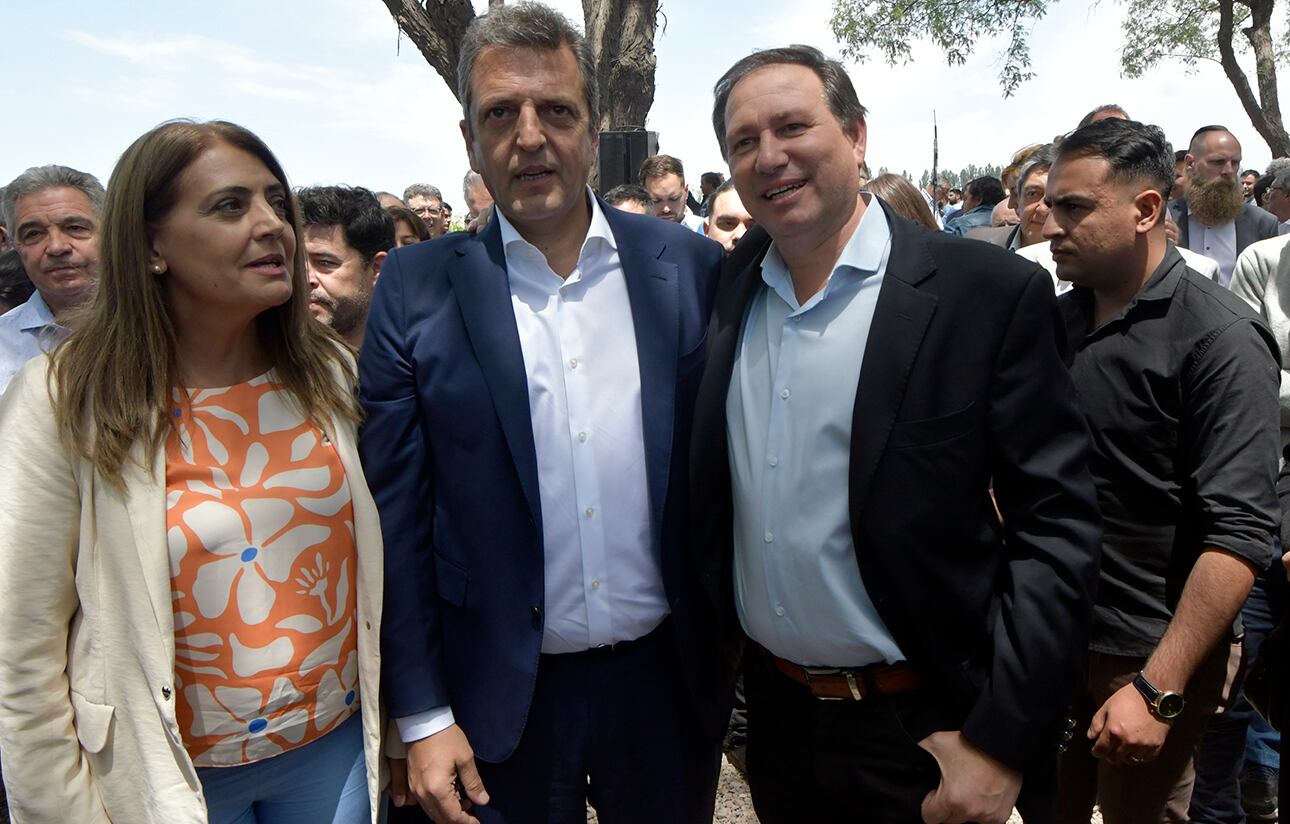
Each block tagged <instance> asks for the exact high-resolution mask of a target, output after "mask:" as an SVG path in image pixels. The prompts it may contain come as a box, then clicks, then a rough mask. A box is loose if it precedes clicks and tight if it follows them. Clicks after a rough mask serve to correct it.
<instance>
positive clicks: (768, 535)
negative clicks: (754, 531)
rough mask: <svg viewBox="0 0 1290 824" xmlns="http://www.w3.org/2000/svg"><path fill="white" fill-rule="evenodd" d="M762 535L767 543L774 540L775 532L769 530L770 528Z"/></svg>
mask: <svg viewBox="0 0 1290 824" xmlns="http://www.w3.org/2000/svg"><path fill="white" fill-rule="evenodd" d="M762 537H763V538H765V539H766V543H768V544H769V543H770V542H772V541H774V540H775V533H773V532H771V531H770V530H767V531H766V534H765V535H764V536H762Z"/></svg>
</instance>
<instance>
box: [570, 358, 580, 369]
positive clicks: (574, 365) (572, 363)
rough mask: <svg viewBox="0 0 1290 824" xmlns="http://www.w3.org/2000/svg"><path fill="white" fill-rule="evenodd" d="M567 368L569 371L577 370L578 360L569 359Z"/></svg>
mask: <svg viewBox="0 0 1290 824" xmlns="http://www.w3.org/2000/svg"><path fill="white" fill-rule="evenodd" d="M569 368H570V369H577V368H578V359H577V358H569Z"/></svg>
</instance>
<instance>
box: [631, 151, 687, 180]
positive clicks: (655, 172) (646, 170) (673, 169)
mask: <svg viewBox="0 0 1290 824" xmlns="http://www.w3.org/2000/svg"><path fill="white" fill-rule="evenodd" d="M668 175H676V176H677V177H679V178H681V179H682V180H685V166H683V165H682V164H681V161H680V160H679V159H677V158H675V157H672V156H671V155H665V154H656V155H650V156H649V157H647V158H645V162H643V163H641V170H640V174H638V175H637V180H638V182H639V183H640V184H641V185H642V186H644V185H645V181H647V180H653V179H654V178H657V177H667V176H668Z"/></svg>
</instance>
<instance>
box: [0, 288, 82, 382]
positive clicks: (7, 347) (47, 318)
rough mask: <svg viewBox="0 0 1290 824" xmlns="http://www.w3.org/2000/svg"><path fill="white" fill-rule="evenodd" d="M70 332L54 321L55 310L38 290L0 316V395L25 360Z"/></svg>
mask: <svg viewBox="0 0 1290 824" xmlns="http://www.w3.org/2000/svg"><path fill="white" fill-rule="evenodd" d="M70 334H71V330H69V329H68V328H67V327H65V326H59V325H58V324H57V323H55V322H54V313H53V311H52V310H51V309H50V308H49V304H47V303H45V299H44V298H42V297H41V296H40V292H32V293H31V297H30V298H29V299H28V300H27V302H26V303H23V304H20V305H18V306H15V307H13V308H12V309H10V310H9V311H8V312H5V313H4V314H3V315H0V394H3V393H4V390H5V387H7V386H8V385H9V381H11V380H13V376H14V375H15V374H16V373H17V372H18V370H19V369H21V368H22V365H23V364H24V363H26V362H27V361H29V360H31V359H32V358H34V357H36V356H37V355H40V354H42V353H45V352H48V351H50V350H51V349H53V348H54V347H55V346H57V345H58V344H60V343H62V342H63V341H64V340H66V339H67V336H68V335H70Z"/></svg>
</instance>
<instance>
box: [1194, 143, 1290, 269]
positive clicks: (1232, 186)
mask: <svg viewBox="0 0 1290 824" xmlns="http://www.w3.org/2000/svg"><path fill="white" fill-rule="evenodd" d="M1183 167H1184V170H1185V172H1186V175H1187V194H1186V195H1184V196H1183V197H1180V198H1179V199H1177V200H1175V201H1174V202H1173V203H1171V204H1169V211H1170V213H1171V215H1172V216H1173V219H1174V222H1175V223H1177V224H1178V245H1179V246H1182V247H1184V248H1187V249H1190V250H1192V251H1193V252H1199V253H1200V254H1202V255H1205V256H1206V257H1210V258H1213V259H1214V260H1215V261H1217V262H1218V282H1219V284H1220V285H1222V286H1227V285H1228V284H1229V283H1231V281H1232V269H1233V267H1235V266H1236V256H1237V255H1239V254H1240V253H1241V252H1242V251H1244V250H1245V247H1247V246H1249V245H1250V244H1251V243H1254V242H1255V241H1256V240H1264V239H1266V238H1270V237H1276V236H1277V228H1278V227H1277V219H1276V217H1274V216H1273V215H1271V214H1269V213H1268V212H1265V211H1264V210H1263V209H1260V208H1259V207H1258V206H1255V205H1254V204H1252V203H1246V202H1245V193H1244V191H1243V190H1242V189H1241V182H1240V180H1238V179H1237V175H1238V174H1239V173H1240V171H1241V142H1240V141H1239V140H1237V139H1236V135H1234V134H1232V133H1231V132H1230V131H1228V130H1227V128H1226V127H1224V126H1203V127H1201V128H1200V129H1198V130H1197V131H1196V134H1194V135H1192V138H1191V144H1190V145H1189V146H1188V148H1187V157H1186V158H1185V160H1184V162H1183Z"/></svg>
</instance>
